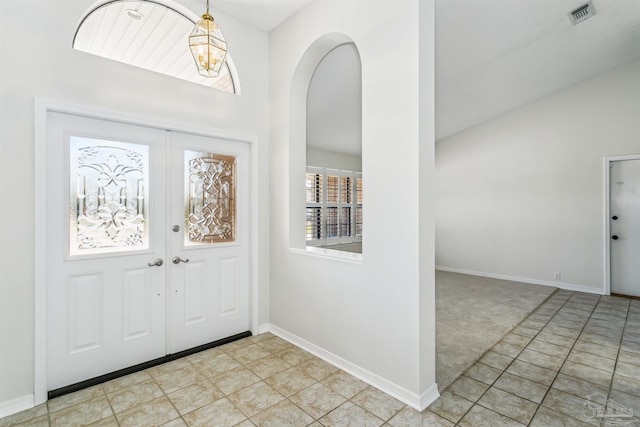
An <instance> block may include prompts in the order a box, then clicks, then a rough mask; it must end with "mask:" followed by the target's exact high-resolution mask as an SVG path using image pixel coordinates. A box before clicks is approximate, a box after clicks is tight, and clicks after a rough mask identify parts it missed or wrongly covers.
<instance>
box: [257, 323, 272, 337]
mask: <svg viewBox="0 0 640 427" xmlns="http://www.w3.org/2000/svg"><path fill="white" fill-rule="evenodd" d="M270 326H271V325H269V324H268V323H265V324H262V325H260V326H259V327H258V334H264V333H266V332H269V327H270Z"/></svg>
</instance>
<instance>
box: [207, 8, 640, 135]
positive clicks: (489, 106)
mask: <svg viewBox="0 0 640 427" xmlns="http://www.w3.org/2000/svg"><path fill="white" fill-rule="evenodd" d="M586 1H587V0H436V139H437V140H439V139H442V138H445V137H447V136H450V135H453V134H455V133H458V132H460V131H462V130H464V129H467V128H470V127H472V126H475V125H478V124H480V123H483V122H485V121H487V120H490V119H493V118H495V117H498V116H500V115H502V114H504V113H506V112H507V111H510V110H513V109H514V108H517V107H520V106H523V105H525V104H527V103H530V102H532V101H535V100H537V99H540V98H542V97H544V96H547V95H550V94H552V93H554V92H557V91H559V90H562V89H564V88H567V87H569V86H572V85H574V84H576V83H578V82H580V81H583V80H585V79H588V78H591V77H594V76H596V75H598V74H600V73H602V72H604V71H606V70H609V69H612V68H615V67H618V66H620V65H623V64H625V63H628V62H630V61H633V60H635V59H638V58H640V6H639V3H640V0H592V3H593V6H594V7H595V9H596V15H595V16H593V17H592V18H590V19H588V20H586V21H584V22H582V23H579V24H578V25H575V26H574V25H573V24H572V23H571V22H570V21H569V18H568V16H567V14H568V12H570V11H571V10H574V9H575V8H577V7H579V6H581V5H582V4H584V3H586ZM308 2H309V0H213V3H212V5H214V6H215V7H218V8H220V9H221V10H223V11H225V12H227V13H229V14H230V15H234V16H236V17H242V18H241V19H244V20H245V21H246V22H248V23H250V24H252V25H255V26H257V27H259V28H262V29H265V30H270V29H272V28H274V26H275V24H277V23H279V22H281V21H283V20H284V19H286V18H287V16H288V14H292V13H295V12H296V11H297V10H299V9H300V8H301V7H303V6H304V5H306V4H307V3H308ZM333 107H334V108H333V109H332V110H333V111H332V112H331V113H332V114H336V111H335V109H339V108H340V107H341V102H340V99H336V101H335V102H334V103H333ZM345 113H346V112H345Z"/></svg>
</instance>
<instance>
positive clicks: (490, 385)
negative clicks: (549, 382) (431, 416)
mask: <svg viewBox="0 0 640 427" xmlns="http://www.w3.org/2000/svg"><path fill="white" fill-rule="evenodd" d="M556 292H558V290H557V289H556V290H555V291H554V293H553V294H551V295H549V297H547V299H545V300H544V301H543V302H541V303H540V304H539V305H538V307H536V308H535V309H534V310H533V311H532V312H531V313H529V315H528V316H527V317H525V318H524V319H523V320H522V321H520V323H518V324H517V325H516V326H515V327H514V328H513V329H511V330H510V331H509V332H507V333H506V334H504V336H503V337H502V338H501V339H500V341H502V339H504V337H505V336H507V335H508V334H509V333H514V334H516V335H519V336H524V335H520V334H518V333H515V332H513V330H514V329H516V328H517V327H518V326H520V325H521V324H522V323H523V322H525V321H526V320H527V319H528V318H529V317H530V316H531V314H533V313H535V311H536V310H537V309H538V308H540V306H542V305H543V304H545V303H546V302H548V301H549V300H550V299H551V298H552V297H553V296H554V295H555V294H556ZM573 295H574V293H573V292H572V294H571V296H570V297H569V298H567V299H566V300H565V301H564V303H563V304H562V305H561V306H560V308H558V309H557V310H556V313H555V314H554V315H553V316H551V317H550V318H549V320H551V319H552V318H553V317H554V316H555V315H556V314H557V313H558V312H559V311H560V310H561V309H562V307H564V305H565V304H566V303H567V302H568V301H569V299H571V297H572V296H573ZM549 320H547V322H546V323H545V326H544V327H546V326H547V325H548V324H549ZM541 323H542V322H541ZM544 327H542V328H540V330H539V331H538V332H537V333H536V334H535V335H534V336H533V337H526V338H531V339H530V340H529V343H527V344H526V345H525V346H524V347H523V348H522V349H521V350H520V351H519V352H518V354H517V355H516V356H515V357H513V360H512V361H511V362H509V364H508V365H507V366H506V367H505V368H504V369H502V373H501V374H500V375H498V377H497V378H496V379H495V380H493V382H492V383H491V384H489V387H487V389H486V390H485V391H484V392H482V394H480V396H479V397H478V398H477V399H476V401H475V402H473V405H471V406H470V407H469V409H468V410H467V411H466V412H465V413H464V414H463V415H462V417H460V419H458V421H457V422H455V423H454V425H455V426H458V425H459V423H460V422H461V421H462V420H463V419H464V417H466V416H467V414H468V413H469V412H471V410H472V409H473V408H474V407H475V406H476V405H479V406H481V407H482V408H485V409H488V410H489V411H493V409H489V408H486V407H484V406H482V405H480V404H479V402H480V399H482V397H483V396H484V395H485V394H486V393H487V392H488V391H489V389H490V388H491V387H493V386H494V384H495V383H496V382H497V381H498V379H500V377H501V376H502V374H504V373H505V372H507V369H509V367H510V366H511V365H512V364H513V362H515V361H516V359H517V358H518V356H519V355H520V354H521V353H522V352H523V351H524V350H525V349H526V348H527V346H528V345H529V344H530V343H531V341H533V340H534V339H535V337H537V336H538V334H539V333H540V332H541V331H542V329H544ZM500 341H498V343H499V342H500ZM496 344H497V343H496ZM496 344H494V346H492V347H491V348H490V349H489V350H487V351H486V352H485V353H484V354H483V355H482V356H481V357H480V359H478V360H477V361H476V362H475V363H482V364H483V365H486V364H485V363H483V362H481V361H480V360H481V359H482V357H484V356H485V355H486V354H487V353H488V352H489V351H491V350H492V349H493V347H495V345H496ZM498 354H501V353H498ZM505 356H506V355H505ZM508 357H510V356H508ZM475 363H474V364H475ZM472 366H473V365H472ZM486 366H489V365H486ZM490 367H491V366H490ZM512 375H513V374H512ZM516 376H518V375H516ZM520 378H522V377H520ZM525 379H526V378H525ZM484 384H486V383H484ZM549 387H551V386H549ZM499 390H502V389H499ZM445 391H446V390H445ZM502 391H504V390H502ZM452 394H453V393H452ZM510 394H513V393H510ZM514 396H516V395H514ZM460 397H462V396H460ZM517 397H520V396H517ZM523 399H524V398H523ZM525 400H528V399H525ZM534 403H535V402H534ZM541 404H542V401H541ZM539 406H540V405H538V407H539ZM493 412H496V411H493ZM536 412H537V408H536ZM496 413H497V414H499V415H501V416H503V417H506V418H509V419H511V420H513V421H515V422H517V423H520V422H519V421H517V420H514V419H513V418H511V417H508V416H506V415H503V414H500V413H499V412H496ZM533 416H535V412H534V415H533ZM533 416H532V417H531V419H533ZM520 424H522V423H520Z"/></svg>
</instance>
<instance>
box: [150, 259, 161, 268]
mask: <svg viewBox="0 0 640 427" xmlns="http://www.w3.org/2000/svg"><path fill="white" fill-rule="evenodd" d="M162 264H164V260H163V259H162V258H158V259H156V260H155V261H154V262H150V263H149V267H160V266H161V265H162Z"/></svg>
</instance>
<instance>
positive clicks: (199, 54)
mask: <svg viewBox="0 0 640 427" xmlns="http://www.w3.org/2000/svg"><path fill="white" fill-rule="evenodd" d="M189 48H190V49H191V54H192V55H193V59H194V61H196V66H197V67H198V74H200V75H201V76H204V77H218V74H219V73H220V69H221V68H222V65H223V64H224V60H225V58H226V57H227V42H225V41H224V39H223V38H222V33H221V32H220V29H219V27H218V24H216V23H215V22H213V16H211V15H210V14H209V0H207V11H206V12H205V13H204V14H203V15H202V19H201V20H200V21H198V23H197V24H196V26H195V27H194V29H193V31H192V32H191V35H190V36H189Z"/></svg>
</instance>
